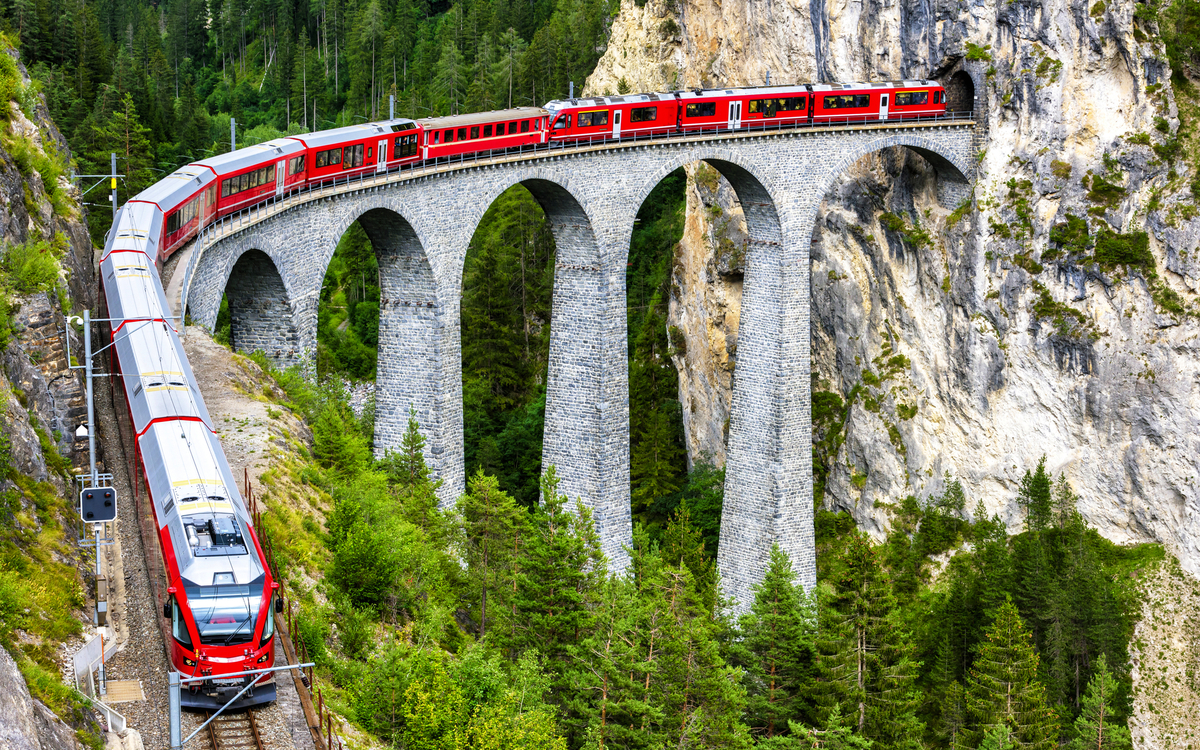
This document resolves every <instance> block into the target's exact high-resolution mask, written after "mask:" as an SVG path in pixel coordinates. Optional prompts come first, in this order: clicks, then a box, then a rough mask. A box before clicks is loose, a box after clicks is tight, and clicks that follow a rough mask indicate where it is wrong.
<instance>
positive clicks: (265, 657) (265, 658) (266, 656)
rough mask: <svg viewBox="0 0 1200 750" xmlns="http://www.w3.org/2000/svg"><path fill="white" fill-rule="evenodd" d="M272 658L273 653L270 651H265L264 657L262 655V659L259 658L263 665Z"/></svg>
mask: <svg viewBox="0 0 1200 750" xmlns="http://www.w3.org/2000/svg"><path fill="white" fill-rule="evenodd" d="M270 658H271V652H270V651H264V652H263V655H262V656H260V657H258V663H259V664H262V663H263V662H264V661H266V660H267V659H270Z"/></svg>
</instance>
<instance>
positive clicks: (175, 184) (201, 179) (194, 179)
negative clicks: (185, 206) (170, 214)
mask: <svg viewBox="0 0 1200 750" xmlns="http://www.w3.org/2000/svg"><path fill="white" fill-rule="evenodd" d="M214 179H216V177H214V176H213V173H212V171H211V170H209V169H206V168H205V167H203V166H201V165H200V164H188V165H187V166H184V167H180V168H179V169H177V170H175V171H174V172H172V173H171V174H169V175H167V176H166V177H164V178H162V179H161V180H159V181H158V182H156V183H154V184H153V185H151V186H150V187H148V188H146V189H145V190H143V191H142V192H140V193H138V194H137V195H136V196H134V197H133V200H135V201H145V202H146V203H153V204H155V205H156V206H158V207H159V208H160V209H162V210H163V211H170V210H171V209H173V208H175V207H176V206H178V205H180V204H181V203H183V202H184V201H186V200H187V199H188V198H190V197H192V196H193V195H195V194H196V193H197V192H199V191H200V190H203V189H204V187H205V186H206V185H208V184H210V183H211V182H212V181H213V180H214Z"/></svg>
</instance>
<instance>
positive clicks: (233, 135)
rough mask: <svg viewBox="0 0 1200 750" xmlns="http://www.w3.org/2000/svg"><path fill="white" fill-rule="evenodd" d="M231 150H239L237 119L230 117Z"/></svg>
mask: <svg viewBox="0 0 1200 750" xmlns="http://www.w3.org/2000/svg"><path fill="white" fill-rule="evenodd" d="M229 150H230V151H237V120H235V119H233V118H232V117H230V118H229Z"/></svg>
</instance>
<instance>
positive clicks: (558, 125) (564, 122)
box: [554, 115, 571, 130]
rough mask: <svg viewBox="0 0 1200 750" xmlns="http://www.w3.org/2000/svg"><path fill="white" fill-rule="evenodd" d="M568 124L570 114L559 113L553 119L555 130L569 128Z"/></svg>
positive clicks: (569, 122) (569, 123) (569, 124)
mask: <svg viewBox="0 0 1200 750" xmlns="http://www.w3.org/2000/svg"><path fill="white" fill-rule="evenodd" d="M570 126H571V116H570V115H559V116H558V119H557V120H555V121H554V129H555V130H562V129H563V128H569V127H570Z"/></svg>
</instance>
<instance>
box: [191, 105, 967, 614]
mask: <svg viewBox="0 0 1200 750" xmlns="http://www.w3.org/2000/svg"><path fill="white" fill-rule="evenodd" d="M973 135H974V124H973V123H972V122H971V121H941V122H937V123H932V124H928V123H926V124H906V125H901V124H878V123H876V124H864V125H857V126H852V127H848V128H845V127H843V128H812V129H801V130H784V131H768V132H754V133H743V132H739V133H722V134H704V135H703V136H694V137H686V138H672V139H669V140H663V141H638V142H632V143H631V142H618V143H608V144H593V145H588V146H580V147H573V148H571V147H568V148H565V149H557V148H556V149H552V150H548V151H545V150H544V151H538V152H535V153H534V154H533V155H530V154H525V155H523V156H508V157H499V158H494V159H491V160H487V161H479V162H477V163H471V162H468V163H465V164H452V165H449V166H446V165H440V166H437V167H430V168H422V169H418V170H414V171H412V172H409V171H407V170H406V171H404V172H402V173H399V174H397V173H392V174H388V175H379V176H377V177H376V178H375V179H373V180H365V181H363V182H361V183H359V182H354V183H351V184H346V185H340V186H336V188H332V189H330V188H327V189H325V190H324V191H322V192H319V193H314V194H300V195H297V196H293V197H291V198H288V199H285V200H283V201H281V202H279V203H278V204H275V205H273V206H268V207H266V208H264V209H260V210H259V211H258V212H256V213H253V214H251V215H248V216H245V217H241V218H238V219H237V220H235V221H232V222H226V223H224V224H222V225H219V226H215V227H213V228H212V230H211V231H209V232H207V233H206V234H205V235H204V236H202V237H201V238H200V239H199V241H197V242H195V243H192V245H191V246H190V248H191V249H190V250H189V251H187V255H183V257H182V258H181V261H180V265H179V268H184V267H185V266H186V269H187V270H186V273H178V272H177V273H176V276H182V277H184V278H185V280H184V282H183V285H186V288H184V289H182V294H183V299H185V300H186V302H185V303H184V304H186V305H187V308H188V309H189V310H190V312H191V316H192V319H193V320H194V321H195V322H197V323H199V324H201V325H204V326H206V327H208V328H209V329H211V328H212V326H213V325H214V323H215V321H216V317H217V312H218V308H219V306H220V303H221V296H222V293H227V294H228V297H229V302H230V307H231V313H232V316H233V326H234V329H233V338H234V344H235V346H236V347H237V348H238V349H240V350H255V349H262V350H264V351H265V352H266V353H267V354H268V356H270V357H273V358H274V359H275V360H277V361H280V362H282V363H284V364H288V363H295V362H298V361H301V360H303V359H304V358H305V357H307V356H310V355H311V353H312V352H314V351H315V347H316V330H317V300H318V295H319V293H320V290H321V285H322V281H323V279H324V276H325V271H326V267H327V265H328V263H329V261H330V258H331V256H332V255H333V252H334V248H335V247H336V246H337V243H338V240H339V239H340V238H341V236H342V234H343V233H344V232H345V231H346V230H347V228H348V227H349V226H350V224H351V223H352V222H354V221H356V220H357V221H359V222H360V223H361V225H362V227H363V228H364V229H365V230H366V232H367V234H368V236H369V237H370V239H371V242H372V244H373V245H374V247H375V251H376V253H377V255H378V259H379V268H380V276H381V279H380V281H381V284H380V287H381V290H382V291H381V295H382V300H381V315H380V331H379V363H378V375H377V388H376V428H375V430H376V433H375V445H376V450H380V451H381V450H383V449H384V448H387V447H393V446H396V445H398V443H399V440H400V437H401V435H402V434H403V432H404V430H405V427H406V424H407V413H408V410H409V407H410V405H411V406H413V407H414V408H415V409H416V412H417V418H418V420H419V421H420V425H421V429H422V432H423V434H424V435H425V437H426V458H427V460H428V462H429V465H430V466H431V468H432V469H433V471H434V472H435V473H436V475H437V476H439V477H441V478H442V479H443V480H444V484H443V486H442V487H443V489H442V498H441V499H442V502H443V504H448V503H452V502H453V501H454V500H455V499H456V498H457V497H458V496H459V495H460V494H461V493H462V492H463V491H464V488H465V477H464V469H463V418H462V381H461V355H460V348H459V345H460V342H459V301H460V297H461V293H462V271H463V262H464V258H465V256H466V252H467V247H468V245H469V243H470V241H471V237H472V235H473V233H474V231H475V228H476V226H477V225H478V223H479V221H480V219H481V218H482V216H483V214H484V212H485V211H486V210H487V208H488V206H489V205H490V204H491V203H492V202H493V201H494V200H495V199H496V197H497V196H499V195H500V194H501V193H502V192H504V191H505V190H506V189H508V188H509V187H511V186H513V185H516V184H521V185H524V186H525V187H526V188H528V189H529V191H530V192H531V193H532V194H533V196H534V198H536V199H537V201H538V202H539V203H540V204H541V206H542V208H543V209H544V210H545V213H546V216H547V219H548V221H549V223H550V226H551V227H552V230H553V232H554V237H555V242H556V246H557V265H556V271H555V280H554V296H553V311H552V319H551V335H550V364H549V375H548V383H547V397H546V425H545V444H544V453H543V455H544V459H543V462H544V464H545V465H550V464H553V465H555V466H556V467H557V468H558V474H559V477H561V480H562V483H561V485H560V487H561V490H562V491H563V492H565V493H566V494H568V495H569V496H570V497H572V498H575V497H582V498H583V501H584V502H585V503H586V504H587V505H588V506H589V507H590V508H591V509H592V510H593V512H594V515H595V521H596V526H597V530H598V532H599V534H600V537H601V539H602V541H603V545H604V551H605V553H606V554H607V555H608V558H609V560H610V564H611V565H612V567H613V569H614V570H619V569H622V568H624V567H625V565H626V564H627V562H628V557H627V554H626V552H625V551H624V549H623V545H627V544H629V542H630V540H631V536H632V530H631V518H630V504H629V501H630V491H629V401H628V383H627V375H628V364H627V362H626V351H627V347H626V333H625V332H626V319H625V314H626V313H625V310H626V291H625V263H626V256H627V253H628V250H629V243H630V237H631V233H632V230H633V224H634V218H635V217H636V215H637V212H638V209H639V207H640V206H641V205H642V202H643V201H644V200H645V198H646V197H647V195H648V194H649V193H650V191H651V189H653V188H654V186H655V185H657V184H658V183H659V181H660V180H662V179H663V178H664V177H666V176H667V175H668V174H669V173H670V172H672V171H673V170H675V169H677V168H679V167H681V166H684V165H686V164H690V163H692V162H696V161H705V162H707V163H708V164H710V165H711V166H713V167H714V168H715V169H717V170H718V171H719V172H720V173H721V174H722V175H724V176H725V177H726V178H727V179H728V180H729V182H730V183H731V184H732V186H733V188H734V190H735V191H736V192H737V196H738V198H739V199H740V201H741V205H742V208H743V210H744V212H745V216H746V223H747V226H748V229H749V234H750V244H749V247H748V258H747V264H746V276H745V285H744V291H743V299H742V319H741V325H740V331H739V336H738V338H739V343H738V362H737V375H736V379H735V383H734V390H733V404H732V409H731V424H730V430H729V448H728V459H727V460H728V463H727V480H726V491H725V510H724V517H723V518H722V521H721V538H720V549H719V559H718V566H719V569H720V571H721V577H722V581H723V586H724V588H725V591H726V593H727V594H728V595H730V596H732V597H734V598H735V599H736V600H737V601H739V602H741V606H742V607H744V606H746V605H747V603H748V602H749V601H750V600H751V588H752V586H753V585H754V584H755V583H757V582H758V581H759V580H760V579H761V576H762V574H763V571H764V570H765V566H766V562H767V560H768V556H769V552H770V548H771V545H772V543H773V542H776V541H777V542H778V543H779V544H780V546H781V547H782V548H783V549H784V550H785V551H786V552H787V553H788V554H789V555H790V556H791V559H792V560H793V564H794V566H795V568H796V572H797V574H798V578H799V580H800V581H801V582H802V583H803V584H804V585H805V586H806V587H809V588H811V587H812V586H813V585H814V584H815V581H816V564H815V552H814V548H813V524H812V519H813V503H812V447H811V446H812V432H811V424H810V406H811V403H810V393H809V386H810V382H809V301H810V291H809V247H810V244H811V239H812V233H813V227H814V223H815V221H816V219H817V210H818V207H819V205H820V202H821V200H822V198H823V196H824V195H825V194H826V193H827V191H828V189H829V188H830V187H831V185H832V183H833V181H834V180H835V179H836V178H837V177H838V175H839V174H840V173H841V172H843V171H844V170H845V169H846V168H847V167H849V166H850V165H851V164H852V163H853V162H854V161H855V160H857V159H859V158H860V157H862V156H864V155H866V154H869V153H871V152H874V151H878V150H880V149H883V148H887V147H893V146H904V147H907V148H908V149H910V150H912V151H915V152H916V153H918V154H920V155H921V156H923V157H924V158H925V159H926V160H928V161H929V162H930V163H931V164H932V166H933V167H934V168H935V169H936V170H937V172H938V176H939V191H940V192H941V193H942V195H941V200H942V202H943V203H944V204H945V205H947V207H951V206H954V205H956V204H957V203H958V202H959V200H961V198H962V197H963V196H964V195H965V194H966V191H967V190H969V183H968V180H969V176H970V175H971V174H972V165H973V158H972V157H973V146H972V138H973ZM183 285H181V284H179V283H178V282H176V283H173V284H172V285H171V287H172V288H173V289H175V290H179V289H180V288H181V286H183ZM168 291H169V296H170V293H171V289H169V290H168ZM174 295H175V298H174V299H172V304H173V305H179V304H180V301H179V295H180V292H179V291H175V292H174Z"/></svg>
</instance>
